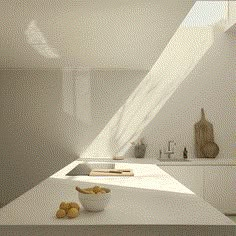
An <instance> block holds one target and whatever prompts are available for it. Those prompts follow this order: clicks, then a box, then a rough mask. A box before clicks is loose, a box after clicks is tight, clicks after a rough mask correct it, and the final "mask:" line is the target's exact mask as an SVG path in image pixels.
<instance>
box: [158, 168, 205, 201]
mask: <svg viewBox="0 0 236 236" xmlns="http://www.w3.org/2000/svg"><path fill="white" fill-rule="evenodd" d="M159 167H160V168H161V169H162V170H164V171H165V172H166V173H168V174H169V175H171V176H172V177H173V178H175V179H176V180H178V181H179V182H180V183H181V184H183V185H184V186H185V187H187V188H188V189H190V190H191V191H193V192H194V193H195V194H197V195H198V196H200V197H203V169H204V167H203V166H159Z"/></svg>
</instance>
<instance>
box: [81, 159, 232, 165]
mask: <svg viewBox="0 0 236 236" xmlns="http://www.w3.org/2000/svg"><path fill="white" fill-rule="evenodd" d="M163 159H165V158H163ZM78 160H84V161H91V162H93V161H94V160H95V159H94V158H86V159H78ZM172 160H173V159H172ZM96 161H99V162H113V163H117V162H118V163H121V162H122V163H137V164H156V165H158V166H166V165H170V166H172V165H176V166H178V165H180V166H183V165H186V166H236V158H189V159H188V161H174V160H173V161H160V160H159V159H157V158H131V157H129V158H125V159H124V160H119V161H117V160H113V159H111V158H99V159H96Z"/></svg>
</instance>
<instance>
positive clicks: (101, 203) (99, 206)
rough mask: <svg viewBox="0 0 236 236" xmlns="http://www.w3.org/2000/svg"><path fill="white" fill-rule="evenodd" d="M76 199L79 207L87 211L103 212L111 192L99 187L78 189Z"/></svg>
mask: <svg viewBox="0 0 236 236" xmlns="http://www.w3.org/2000/svg"><path fill="white" fill-rule="evenodd" d="M76 190H77V191H78V197H79V201H80V203H81V205H82V206H83V208H84V209H85V210H87V211H103V210H104V209H105V208H106V206H107V205H108V203H109V202H110V199H111V190H110V189H109V188H103V187H100V186H94V187H92V188H83V189H81V188H79V187H76Z"/></svg>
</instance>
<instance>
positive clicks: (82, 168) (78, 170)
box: [66, 163, 115, 176]
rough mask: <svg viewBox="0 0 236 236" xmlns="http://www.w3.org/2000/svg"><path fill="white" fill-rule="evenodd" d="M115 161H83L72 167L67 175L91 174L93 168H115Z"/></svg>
mask: <svg viewBox="0 0 236 236" xmlns="http://www.w3.org/2000/svg"><path fill="white" fill-rule="evenodd" d="M114 168H115V164H114V163H81V164H78V165H77V166H76V167H75V168H74V169H72V170H71V171H70V172H69V173H67V174H66V175H67V176H81V175H89V173H90V172H91V170H92V169H114Z"/></svg>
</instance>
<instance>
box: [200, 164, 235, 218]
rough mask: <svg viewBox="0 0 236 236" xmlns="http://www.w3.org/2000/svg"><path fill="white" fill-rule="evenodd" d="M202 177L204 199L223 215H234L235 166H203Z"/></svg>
mask: <svg viewBox="0 0 236 236" xmlns="http://www.w3.org/2000/svg"><path fill="white" fill-rule="evenodd" d="M204 175H205V178H204V199H205V200H206V201H207V202H209V203H210V204H211V205H212V206H214V207H215V208H217V209H218V210H220V211H221V212H223V213H225V214H236V166H205V167H204Z"/></svg>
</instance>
